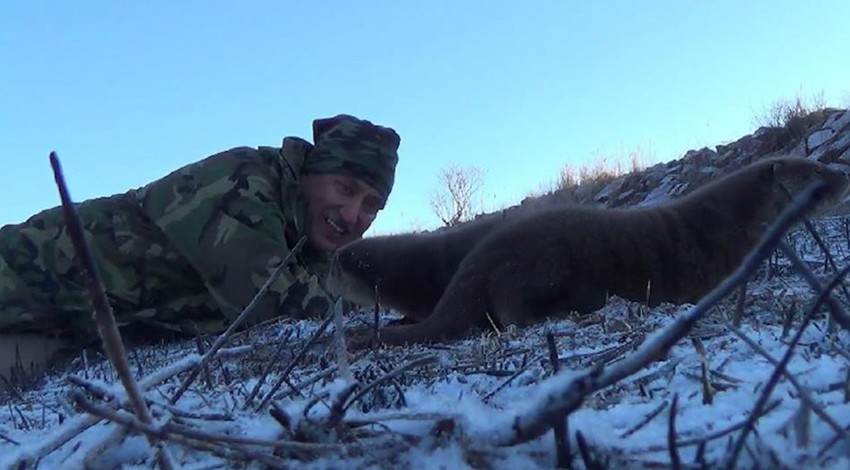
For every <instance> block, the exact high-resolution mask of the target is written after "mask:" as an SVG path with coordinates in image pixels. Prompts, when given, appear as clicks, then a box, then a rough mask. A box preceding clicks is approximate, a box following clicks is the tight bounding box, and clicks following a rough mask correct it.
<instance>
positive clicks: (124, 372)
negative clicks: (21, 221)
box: [50, 152, 174, 469]
mask: <svg viewBox="0 0 850 470" xmlns="http://www.w3.org/2000/svg"><path fill="white" fill-rule="evenodd" d="M50 166H51V167H52V168H53V177H54V179H55V180H56V186H57V188H58V189H59V197H60V199H61V200H62V213H63V215H64V218H65V223H66V224H67V227H68V236H69V237H70V238H71V243H72V244H73V245H74V250H75V251H76V253H77V256H79V258H80V262H81V263H82V266H83V269H84V271H85V274H86V281H87V287H88V291H89V295H91V298H92V302H93V303H94V307H95V311H94V316H95V320H96V322H97V330H98V333H99V334H100V338H101V339H102V340H103V349H104V351H105V352H106V355H107V357H108V358H109V361H110V362H111V363H112V366H113V367H114V368H115V371H116V373H117V374H118V378H119V379H120V380H121V384H122V385H123V386H124V388H125V389H126V390H127V397H128V398H129V399H130V403H131V404H132V405H133V411H134V412H135V413H136V415H137V416H138V417H139V420H140V421H141V422H143V423H145V424H153V417H152V416H151V413H150V410H149V409H148V407H147V404H146V403H145V400H144V398H143V397H142V391H141V389H140V388H139V384H138V383H136V380H135V379H134V378H133V373H132V372H131V371H130V363H129V362H127V352H126V350H125V349H124V342H123V341H122V339H121V333H119V332H118V324H117V323H116V321H115V316H114V315H113V314H112V307H111V306H110V305H109V299H107V297H106V292H105V291H104V287H103V282H102V281H101V278H100V273H99V271H98V269H97V265H96V264H95V262H94V259H93V258H92V255H91V252H90V250H89V246H88V243H87V242H86V238H85V234H84V233H83V224H82V221H81V220H80V217H79V215H77V211H76V209H75V208H74V202H73V201H72V200H71V195H70V194H69V193H68V187H67V186H66V185H65V177H64V176H63V174H62V166H61V165H60V163H59V157H58V156H57V155H56V152H50ZM148 442H149V443H150V445H151V447H152V448H153V449H158V454H159V455H158V458H159V464H160V466H161V467H162V468H163V469H171V468H174V462H173V458H172V457H171V455H170V454H169V452H168V450H167V448H166V447H165V446H164V445H161V443H159V442H157V440H156V439H155V438H152V437H151V436H148Z"/></svg>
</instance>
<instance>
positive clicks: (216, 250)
mask: <svg viewBox="0 0 850 470" xmlns="http://www.w3.org/2000/svg"><path fill="white" fill-rule="evenodd" d="M281 170H282V169H281V167H280V165H279V163H277V162H275V161H273V160H269V159H264V158H262V157H261V156H260V154H259V152H258V151H257V150H256V149H252V148H248V147H240V148H235V149H232V150H228V151H226V152H222V153H219V154H216V155H213V156H211V157H208V158H207V159H205V160H202V161H201V162H198V163H196V164H193V165H189V166H187V167H184V168H182V169H180V170H177V171H175V172H174V173H172V174H170V175H168V176H166V177H165V178H163V179H161V180H158V181H156V182H154V183H151V184H150V185H148V186H147V187H145V188H144V189H143V192H144V194H143V197H142V206H143V209H144V211H145V212H146V214H147V215H148V216H149V217H150V218H151V220H153V222H154V223H155V224H156V225H157V226H158V227H159V228H160V229H162V231H163V232H164V233H165V235H166V237H167V238H168V239H169V241H170V242H171V243H172V245H173V247H174V248H175V249H176V250H177V251H178V252H180V253H181V254H182V255H183V256H185V257H186V258H187V259H188V261H189V262H190V264H191V265H192V266H193V267H194V268H195V269H196V270H197V271H198V273H199V274H200V275H201V278H202V279H203V280H204V283H205V285H206V287H207V289H208V290H209V292H210V293H211V294H212V296H213V297H214V298H215V299H216V301H217V302H218V304H219V305H221V307H222V310H223V311H224V313H225V314H226V315H227V316H228V317H229V318H231V319H232V318H235V317H236V315H238V314H239V312H240V311H241V310H242V309H243V308H244V307H245V306H246V305H247V304H248V303H249V302H250V301H251V299H252V298H253V297H254V295H255V294H256V293H257V291H258V289H259V287H260V286H262V285H263V283H265V281H266V280H267V279H268V277H269V275H270V274H271V272H272V271H273V270H274V269H275V268H276V267H277V266H278V264H280V262H281V261H282V260H283V259H284V258H285V257H286V256H287V255H288V254H289V251H290V248H289V246H288V244H287V239H286V236H285V235H286V233H287V232H290V237H292V236H293V234H294V232H295V231H294V230H293V227H289V230H287V228H288V225H289V224H290V222H288V221H289V220H291V217H292V215H291V214H289V217H287V214H284V212H283V210H284V209H283V208H284V207H288V206H289V204H286V201H284V200H283V197H285V196H284V194H283V193H282V180H281V178H283V177H284V176H282V175H281ZM295 241H296V240H290V242H291V243H294V242H295ZM329 306H330V300H329V298H328V296H327V294H326V293H325V292H324V290H323V289H322V288H321V287H320V284H319V281H318V279H317V278H316V276H315V275H311V274H310V273H308V272H307V271H306V270H305V269H304V268H303V267H302V266H300V265H299V263H298V262H297V260H292V261H291V262H290V265H289V266H288V267H287V268H285V269H284V272H283V273H282V274H281V276H280V277H278V279H277V280H276V281H275V283H274V284H273V285H272V286H271V288H270V289H269V292H268V293H267V294H266V295H265V297H264V298H263V299H262V300H261V301H260V303H259V304H258V305H257V307H256V310H255V314H254V315H253V316H252V318H251V321H252V322H255V321H259V320H263V319H267V318H271V317H273V316H276V315H281V314H283V315H287V314H288V315H294V316H302V315H304V314H320V313H322V312H324V310H326V309H327V308H328V307H329Z"/></svg>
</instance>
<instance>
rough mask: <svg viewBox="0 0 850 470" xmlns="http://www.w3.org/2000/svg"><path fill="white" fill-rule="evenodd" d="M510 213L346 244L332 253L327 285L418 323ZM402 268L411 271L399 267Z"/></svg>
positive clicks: (349, 297)
mask: <svg viewBox="0 0 850 470" xmlns="http://www.w3.org/2000/svg"><path fill="white" fill-rule="evenodd" d="M512 213H513V211H512V210H505V211H501V212H496V213H492V214H487V215H484V216H480V217H478V218H476V219H473V220H471V221H469V222H465V223H463V224H460V225H456V226H453V227H443V228H440V229H437V230H434V231H432V232H424V233H405V234H399V235H383V236H376V237H369V238H362V239H360V240H355V241H353V242H349V243H348V244H346V245H344V246H342V247H340V248H339V249H337V250H336V252H335V253H334V256H333V260H332V262H331V268H330V275H329V276H328V277H327V280H326V282H325V287H326V288H327V289H328V291H329V292H331V293H333V294H335V295H339V296H341V297H343V298H346V299H348V300H350V301H352V302H355V303H358V304H361V305H370V304H374V303H376V302H378V301H380V303H381V304H382V305H383V306H385V307H389V308H392V309H395V310H398V311H399V312H400V313H402V314H403V315H404V316H405V318H406V319H407V320H409V321H417V320H422V319H424V318H425V317H427V316H428V315H430V314H431V312H433V311H434V307H436V306H437V301H439V300H440V297H442V295H443V292H444V291H445V290H446V286H448V284H449V282H450V281H451V279H452V277H453V276H454V274H455V271H457V267H458V266H459V265H460V262H461V261H462V260H463V258H464V257H465V256H466V255H467V253H469V251H470V250H471V249H472V247H473V246H474V245H475V244H476V243H477V242H479V241H480V240H481V239H482V238H484V237H485V235H487V234H488V233H490V231H492V230H493V228H495V227H496V226H497V225H498V224H500V223H503V222H504V221H505V220H506V219H507V218H509V217H510V216H511V215H512ZM408 263H409V264H408ZM404 266H413V268H412V269H399V268H403V267H404Z"/></svg>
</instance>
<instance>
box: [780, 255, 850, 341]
mask: <svg viewBox="0 0 850 470" xmlns="http://www.w3.org/2000/svg"><path fill="white" fill-rule="evenodd" d="M779 249H781V250H782V253H783V254H784V255H785V256H786V257H788V259H789V260H790V261H791V265H792V266H794V268H796V269H797V271H799V272H800V274H802V275H803V279H805V280H806V282H808V283H809V285H810V286H811V287H812V289H814V291H815V292H821V291H823V285H822V284H821V282H820V281H819V280H818V278H817V276H815V274H814V273H813V272H812V270H811V269H809V267H808V266H806V263H804V262H803V260H801V259H800V256H798V255H797V252H796V251H794V249H793V248H791V247H790V246H789V245H788V244H787V243H785V242H782V243H780V244H779ZM825 301H826V306H827V307H829V311H830V313H831V314H832V319H833V320H834V321H835V322H836V323H838V324H839V325H841V327H842V328H844V329H845V330H847V331H850V314H848V313H847V312H846V311H845V310H844V309H843V308H841V305H840V304H839V303H838V301H836V300H835V298H834V297H833V296H832V295H829V296H828V297H827V298H826V299H825Z"/></svg>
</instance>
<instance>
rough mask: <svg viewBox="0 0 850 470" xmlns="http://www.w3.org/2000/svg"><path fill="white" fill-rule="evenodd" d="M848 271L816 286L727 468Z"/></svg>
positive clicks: (735, 458) (732, 452)
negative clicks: (801, 340) (815, 292)
mask: <svg viewBox="0 0 850 470" xmlns="http://www.w3.org/2000/svg"><path fill="white" fill-rule="evenodd" d="M783 246H784V247H786V248H787V245H785V244H784V243H783ZM789 249H790V248H789ZM783 251H785V249H784V248H783ZM792 253H793V252H792ZM793 254H794V256H795V257H796V253H793ZM786 255H787V253H786ZM798 259H799V258H798ZM848 272H850V265H848V266H846V267H845V268H844V269H842V270H841V271H840V272H839V273H838V274H836V275H835V276H834V277H833V278H832V280H830V282H829V284H828V285H827V286H826V287H818V288H817V290H818V296H817V298H816V299H815V302H814V303H813V304H812V305H811V307H810V308H809V311H808V312H807V313H806V316H805V317H804V318H803V322H802V324H801V325H800V328H798V329H797V333H796V334H795V335H794V337H793V338H792V339H791V342H790V344H789V345H788V348H787V349H786V350H785V354H783V356H782V359H781V360H780V361H779V363H778V364H777V365H776V367H775V368H774V369H773V372H772V373H771V375H770V378H769V379H768V381H767V384H766V385H765V387H764V390H763V391H762V393H761V395H760V396H759V398H758V400H756V404H755V406H754V407H753V412H752V413H751V414H750V419H749V420H748V423H747V425H746V426H744V428H743V430H742V431H741V434H740V435H739V436H738V439H737V440H736V441H735V444H734V446H733V447H732V451H731V453H730V454H729V458H728V459H727V461H726V465H728V467H729V468H731V469H734V468H735V465H737V461H738V456H739V455H740V453H741V450H742V449H743V447H744V442H745V441H746V439H747V434H749V432H750V431H751V430H752V429H753V427H754V425H755V420H756V416H758V414H759V411H760V410H761V408H763V407H764V406H765V404H766V403H767V400H768V398H769V397H770V394H771V393H772V392H773V389H774V388H775V387H776V384H777V383H778V382H779V377H780V376H782V375H783V374H785V375H786V376H790V375H791V374H790V373H788V372H787V370H786V369H785V368H786V366H787V365H788V362H789V361H790V360H791V356H793V354H794V349H795V347H796V345H797V343H799V342H800V338H802V337H803V333H804V332H805V330H806V328H808V326H809V323H811V322H812V320H813V319H814V317H815V315H816V314H817V312H818V310H819V309H820V307H821V305H823V303H824V302H825V301H827V300H828V299H832V301H833V302H835V300H834V299H833V297H832V296H831V295H830V294H831V292H832V290H833V289H835V287H836V286H837V285H838V283H840V282H841V280H842V279H843V278H844V276H846V275H847V273H848ZM816 282H817V283H818V284H820V282H819V281H817V280H816Z"/></svg>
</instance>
